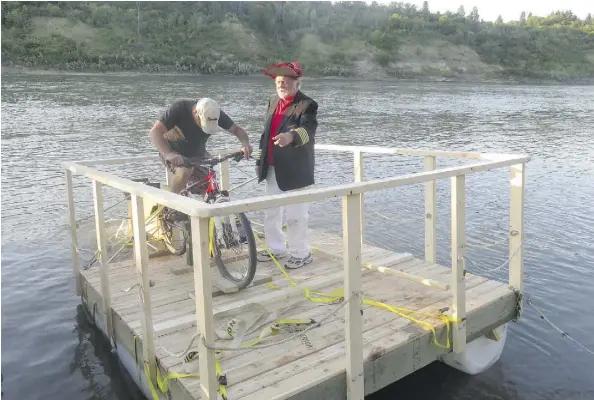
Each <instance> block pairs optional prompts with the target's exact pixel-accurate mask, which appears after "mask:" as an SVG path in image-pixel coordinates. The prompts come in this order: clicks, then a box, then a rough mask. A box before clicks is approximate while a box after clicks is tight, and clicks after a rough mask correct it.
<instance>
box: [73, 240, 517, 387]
mask: <svg viewBox="0 0 594 400" xmlns="http://www.w3.org/2000/svg"><path fill="white" fill-rule="evenodd" d="M310 234H311V236H312V243H315V244H316V248H314V249H313V253H314V257H315V261H314V263H312V264H310V265H308V266H306V267H304V268H302V269H300V270H295V271H288V273H289V274H290V276H291V278H292V279H293V280H294V281H296V282H297V283H298V284H299V285H303V286H307V287H310V286H311V288H312V289H314V290H319V291H323V292H331V291H332V290H333V289H336V288H339V287H342V285H343V278H344V277H343V270H342V269H343V264H342V240H341V239H340V238H339V237H337V236H334V235H329V234H323V233H320V232H315V231H311V233H310ZM361 254H362V263H379V264H381V265H382V266H384V267H391V268H392V269H395V270H399V271H402V272H407V273H410V274H415V275H419V276H422V277H424V278H430V279H434V280H437V281H439V282H444V283H448V282H449V281H450V277H451V271H450V268H447V267H444V266H440V265H436V264H431V263H428V262H425V261H423V260H419V259H415V258H412V255H410V254H400V255H399V254H396V253H394V252H391V251H388V250H384V249H378V248H376V247H373V246H369V245H363V248H362V252H361ZM149 263H150V266H149V270H150V275H151V276H150V278H151V280H154V281H155V286H154V287H152V288H151V289H150V292H151V300H152V303H153V307H152V312H153V323H154V331H155V341H156V343H155V346H156V355H157V358H158V364H159V365H160V367H161V368H164V369H165V370H167V371H169V372H186V371H185V369H184V368H187V365H183V364H182V360H181V359H179V358H175V357H170V356H168V355H167V353H166V352H164V351H163V350H161V349H160V346H163V347H165V348H167V349H168V350H169V351H171V352H173V353H177V352H180V351H182V350H183V349H185V348H186V346H187V344H188V342H189V340H190V339H191V337H192V336H193V335H194V334H195V332H196V328H195V324H196V315H195V300H194V299H193V298H192V297H190V293H193V290H194V282H193V275H192V274H193V273H192V271H191V270H189V271H188V272H185V273H174V272H173V271H174V270H175V269H176V266H178V265H180V264H185V258H183V257H170V256H166V257H162V258H158V259H151V260H150V261H149ZM98 270H99V269H98V268H90V269H88V270H85V271H83V275H84V277H85V279H86V281H87V284H89V285H92V286H93V288H94V289H95V290H96V291H97V292H99V293H100V290H101V284H100V275H99V271H98ZM212 273H213V274H217V271H216V268H213V271H212ZM258 274H261V275H262V276H264V277H266V276H268V277H269V276H272V280H273V283H274V284H275V285H276V286H277V287H279V288H281V289H282V290H273V289H271V288H269V287H267V286H266V285H265V284H262V282H260V284H259V285H256V286H252V287H249V288H247V289H245V290H243V291H240V292H237V293H231V294H226V295H225V294H223V293H219V295H218V296H215V295H213V309H214V312H215V313H218V312H220V311H224V310H233V309H236V308H238V307H240V306H241V305H243V304H246V303H248V302H250V303H251V302H254V303H259V304H262V305H264V306H265V307H267V309H269V311H274V310H277V309H280V308H282V307H287V306H291V309H290V310H289V311H287V312H286V313H285V314H283V316H282V317H284V318H289V317H291V318H314V319H317V320H319V318H321V317H324V316H326V315H327V314H328V313H329V312H331V310H332V309H335V308H337V307H338V306H336V305H333V306H329V305H317V304H315V303H312V302H310V301H308V300H307V299H306V298H305V296H304V295H303V291H302V290H301V289H299V288H295V287H291V286H290V285H289V283H288V281H287V280H286V279H285V277H283V276H282V275H281V273H280V271H279V270H278V269H277V267H276V266H275V265H274V264H273V263H265V264H263V263H260V264H259V266H258ZM263 281H265V280H263ZM136 282H137V277H136V273H135V270H134V263H133V262H131V261H126V262H121V263H116V264H113V265H110V288H111V295H112V308H113V310H114V312H115V313H116V314H118V315H119V316H120V318H122V320H123V321H124V322H125V323H126V324H127V325H128V326H129V327H130V328H131V329H132V331H133V332H134V334H135V335H136V336H138V337H139V338H140V340H139V342H141V337H142V333H141V323H140V318H141V316H142V314H141V312H140V309H139V303H138V294H137V291H136V289H133V290H132V291H130V292H129V293H125V292H123V291H124V289H126V288H128V287H130V286H132V285H134V284H135V283H136ZM362 284H363V291H364V293H365V296H366V297H367V298H371V299H373V300H377V301H382V302H385V303H387V304H390V305H393V306H397V307H406V308H409V309H412V310H425V311H426V312H436V311H437V310H438V309H440V308H443V307H450V308H451V305H452V304H451V303H452V296H451V292H449V291H443V290H441V289H438V288H433V287H428V286H424V285H420V284H418V283H415V282H412V281H409V280H406V279H403V278H399V277H397V276H391V275H384V274H382V273H380V272H377V271H371V270H369V269H365V268H363V269H362ZM466 285H467V290H468V292H467V310H468V312H469V314H472V313H476V312H478V310H479V309H480V307H481V305H482V304H486V303H488V302H489V301H492V300H493V299H494V298H496V297H497V296H503V295H509V293H508V292H509V289H507V287H506V285H504V284H501V283H499V282H495V281H488V280H487V279H486V278H482V277H479V276H474V275H472V274H469V273H468V274H467V275H466ZM213 291H214V292H216V291H217V288H216V287H213ZM362 309H363V311H364V314H363V332H364V333H363V335H364V338H363V339H364V341H363V344H364V348H363V350H364V357H365V359H366V360H368V359H369V357H371V356H377V354H378V351H379V352H380V353H382V354H384V353H386V352H389V351H391V350H393V349H396V348H398V347H399V346H402V345H404V344H406V343H409V342H410V341H411V340H415V339H418V338H419V337H422V336H424V335H428V334H429V335H430V332H428V331H426V330H424V329H422V328H419V327H417V326H416V325H414V324H412V323H410V322H409V321H408V320H407V319H404V318H402V317H400V316H398V315H396V314H394V313H391V312H389V311H386V310H382V309H379V308H377V307H372V306H369V305H363V307H362ZM429 322H430V323H431V324H432V325H435V326H438V327H439V326H440V323H438V321H436V320H431V321H429ZM258 334H259V331H258V332H256V333H255V334H252V336H257V335H258ZM442 336H443V335H442ZM284 337H286V335H282V336H281V339H282V338H284ZM307 337H308V339H309V341H310V343H311V347H310V348H308V347H306V346H305V345H303V344H302V343H301V342H300V341H299V340H292V341H290V342H287V343H284V344H280V345H278V346H274V347H271V348H268V349H247V350H242V351H238V352H231V351H228V352H225V353H224V355H223V357H222V359H221V367H222V370H223V372H224V373H225V374H226V375H227V380H228V382H229V385H228V392H229V395H230V398H244V397H245V398H249V399H252V398H254V399H259V398H270V399H272V398H279V399H280V398H285V396H288V395H290V394H291V393H293V394H296V393H299V392H300V391H302V390H305V389H307V388H308V387H313V386H315V385H316V384H317V383H319V382H324V380H327V379H330V378H332V377H336V376H337V375H340V374H341V373H344V371H345V368H344V367H345V359H344V357H345V351H344V344H345V342H344V308H342V309H340V310H339V311H338V312H337V313H336V315H334V316H332V317H331V318H329V319H328V320H326V321H325V322H324V324H323V325H322V326H320V327H317V328H315V329H313V330H311V331H310V332H308V333H307ZM246 340H248V338H247V337H246ZM439 340H445V339H444V338H443V337H442V338H439ZM272 342H273V341H270V342H264V343H272ZM217 344H219V345H228V343H227V342H225V341H217ZM193 347H195V346H193ZM196 364H197V363H196ZM192 367H193V368H196V369H197V365H196V366H194V365H192ZM252 378H255V379H252ZM178 383H179V384H180V385H181V386H182V387H184V388H185V390H186V391H187V392H188V393H189V394H191V396H192V397H193V398H196V399H197V398H199V389H198V388H199V383H198V380H196V379H180V380H179V382H178Z"/></svg>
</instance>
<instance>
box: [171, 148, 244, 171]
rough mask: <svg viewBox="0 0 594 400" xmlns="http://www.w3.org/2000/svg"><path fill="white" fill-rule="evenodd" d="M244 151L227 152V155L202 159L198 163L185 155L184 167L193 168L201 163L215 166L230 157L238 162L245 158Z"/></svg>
mask: <svg viewBox="0 0 594 400" xmlns="http://www.w3.org/2000/svg"><path fill="white" fill-rule="evenodd" d="M243 154H244V153H243V151H236V152H235V153H230V154H227V155H225V156H222V157H221V156H219V157H213V158H207V159H205V160H201V161H200V162H198V163H193V162H191V161H190V160H189V159H187V158H186V157H183V156H182V157H183V159H184V167H186V168H192V167H194V166H200V165H208V166H210V167H214V166H215V165H217V164H219V163H221V162H223V161H226V160H230V159H234V160H235V161H236V162H239V161H241V160H242V159H243Z"/></svg>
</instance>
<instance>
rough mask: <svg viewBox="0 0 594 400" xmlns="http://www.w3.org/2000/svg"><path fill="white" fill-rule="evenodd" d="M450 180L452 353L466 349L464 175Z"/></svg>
mask: <svg viewBox="0 0 594 400" xmlns="http://www.w3.org/2000/svg"><path fill="white" fill-rule="evenodd" d="M451 182H452V193H451V197H452V217H451V219H452V221H451V225H452V227H451V230H452V318H453V319H454V322H453V324H452V327H453V329H452V347H453V351H454V353H461V352H463V351H464V350H465V349H466V284H465V280H464V278H465V275H466V271H465V270H464V266H465V264H466V260H465V257H466V216H465V203H466V199H465V185H466V175H457V176H453V177H452V178H451Z"/></svg>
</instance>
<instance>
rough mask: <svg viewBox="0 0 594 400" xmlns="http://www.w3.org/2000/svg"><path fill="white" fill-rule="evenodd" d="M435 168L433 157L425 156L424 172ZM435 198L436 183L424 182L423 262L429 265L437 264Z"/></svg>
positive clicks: (433, 181)
mask: <svg viewBox="0 0 594 400" xmlns="http://www.w3.org/2000/svg"><path fill="white" fill-rule="evenodd" d="M435 166H436V165H435V156H426V157H425V171H433V170H435ZM436 197H437V181H435V180H432V181H429V182H425V261H427V262H429V263H431V264H435V263H437V237H436V235H435V231H436V228H435V226H436V225H435V224H436V214H437V205H436V201H435V199H436Z"/></svg>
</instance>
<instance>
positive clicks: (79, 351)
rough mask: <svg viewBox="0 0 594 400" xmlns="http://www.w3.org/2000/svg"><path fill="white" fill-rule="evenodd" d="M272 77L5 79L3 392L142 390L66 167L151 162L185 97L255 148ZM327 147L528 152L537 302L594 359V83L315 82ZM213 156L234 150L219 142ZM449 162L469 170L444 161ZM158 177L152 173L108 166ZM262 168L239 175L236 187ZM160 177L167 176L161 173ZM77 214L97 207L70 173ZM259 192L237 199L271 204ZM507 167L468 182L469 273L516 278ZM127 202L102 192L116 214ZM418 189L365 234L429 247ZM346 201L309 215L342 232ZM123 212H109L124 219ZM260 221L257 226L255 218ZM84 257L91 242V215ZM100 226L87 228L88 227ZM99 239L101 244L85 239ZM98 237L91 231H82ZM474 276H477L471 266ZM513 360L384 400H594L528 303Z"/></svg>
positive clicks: (419, 377)
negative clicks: (117, 342) (127, 367)
mask: <svg viewBox="0 0 594 400" xmlns="http://www.w3.org/2000/svg"><path fill="white" fill-rule="evenodd" d="M272 90H273V88H272V83H271V81H270V80H268V79H264V78H262V79H260V78H221V77H219V78H213V77H185V76H176V77H174V76H100V75H61V74H38V75H35V74H26V75H25V74H15V73H11V74H3V75H2V181H1V185H2V186H1V189H2V228H1V229H2V303H1V305H2V375H3V385H2V389H3V393H4V395H5V396H6V399H11V400H12V399H21V400H26V399H63V398H64V399H65V398H67V399H72V400H77V399H129V398H136V396H138V393H137V392H136V391H135V390H134V388H133V387H131V386H130V384H129V381H128V380H127V378H126V377H125V375H124V374H122V371H121V369H120V367H119V365H118V362H117V359H116V358H115V357H114V356H113V355H112V354H111V353H110V351H109V348H108V346H107V345H106V344H105V342H104V341H103V340H101V338H100V337H99V335H98V334H97V333H96V332H95V331H94V330H93V328H92V327H91V326H90V324H89V322H88V321H87V318H86V316H85V314H84V312H83V311H82V309H81V308H80V306H79V303H80V299H79V298H77V297H76V296H75V289H74V285H73V281H72V279H71V263H70V262H71V261H70V251H69V242H68V231H67V219H66V202H65V196H66V192H65V185H64V173H63V171H62V170H61V167H60V162H62V161H66V160H76V159H88V158H111V157H117V156H123V155H131V154H144V153H147V152H153V149H152V147H151V144H150V141H149V138H148V135H147V132H148V130H149V128H150V126H151V125H152V123H153V122H154V120H155V119H156V118H157V117H158V116H159V115H160V113H161V112H162V111H163V110H164V108H165V107H166V105H167V104H168V103H169V102H170V101H172V100H173V99H176V98H185V97H188V98H193V97H198V96H209V97H213V98H215V99H217V100H220V101H221V103H222V104H223V107H224V109H225V110H226V111H227V113H228V114H229V115H230V116H231V117H232V118H233V119H234V120H235V121H236V122H237V123H239V124H240V125H242V126H244V127H245V128H246V129H247V130H248V132H249V133H250V136H251V138H252V140H253V142H254V143H257V138H258V137H259V133H260V132H261V129H262V125H263V117H264V113H265V106H266V101H267V98H268V96H269V95H270V94H271V93H272ZM303 90H304V92H305V93H307V94H309V95H310V96H312V97H313V98H315V99H316V100H317V101H318V103H319V106H320V107H319V115H318V118H319V128H318V134H317V135H318V142H319V143H334V144H353V145H375V146H393V147H414V148H420V147H424V148H435V149H445V150H466V151H490V152H514V153H527V154H529V155H531V156H532V161H531V162H530V163H529V164H528V165H527V174H526V179H527V186H526V203H525V204H526V239H525V240H526V243H525V264H526V292H527V294H528V295H529V296H531V297H532V299H533V300H534V302H535V304H536V305H537V306H538V307H539V308H540V309H541V310H542V311H543V312H544V313H545V314H546V315H547V316H548V317H549V318H550V319H551V320H552V321H554V322H555V323H556V324H557V325H559V326H560V327H561V328H562V329H564V330H566V331H567V332H568V333H569V334H571V335H572V337H573V338H575V339H576V340H577V341H579V342H580V343H582V344H583V345H585V346H587V347H588V348H590V349H594V339H593V336H592V332H593V331H594V312H593V311H592V310H593V308H592V306H593V300H592V299H593V298H594V272H593V270H594V217H593V215H594V212H593V211H594V202H593V201H592V199H593V198H594V87H591V86H589V87H588V86H527V85H524V86H519V85H516V86H510V85H497V84H482V85H477V84H473V85H470V84H459V83H413V82H399V81H395V82H365V81H357V80H315V79H310V80H307V81H305V82H304V87H303ZM212 146H214V147H218V148H222V147H235V146H236V141H235V139H234V138H233V137H229V136H226V135H225V134H221V135H216V136H214V137H213V139H212ZM439 163H440V165H450V164H453V163H459V162H458V161H448V160H445V161H441V160H440V161H439ZM365 165H366V171H365V173H366V178H367V179H369V178H376V177H385V176H390V175H395V174H400V173H406V172H413V171H419V170H420V169H421V168H422V159H418V158H410V157H394V156H392V157H387V156H369V157H366V164H365ZM106 170H108V171H111V172H117V173H119V174H121V175H126V176H132V177H152V176H155V174H157V176H158V177H159V179H160V180H162V179H161V177H162V174H163V171H162V169H161V167H160V166H159V165H157V164H156V163H152V164H151V163H148V164H147V163H144V164H139V165H130V166H120V167H119V169H117V168H114V167H110V168H106ZM252 171H253V163H251V164H247V165H244V164H241V165H238V166H237V167H234V168H233V169H232V179H233V181H234V182H239V181H241V179H243V178H245V177H247V176H248V175H250V174H251V173H252ZM351 171H352V158H350V156H349V155H346V154H336V153H327V152H320V153H319V154H318V156H317V181H318V184H320V185H327V184H334V183H339V182H347V181H349V180H350V179H352V175H351V174H352V172H351ZM159 174H160V175H159ZM75 186H76V190H75V192H76V194H75V196H76V198H77V213H78V214H77V216H78V217H80V218H83V217H85V216H87V215H89V213H90V212H91V211H92V197H91V189H90V183H89V182H88V181H86V180H84V179H82V178H75ZM261 193H262V188H261V187H257V186H256V185H255V184H248V185H246V186H244V187H242V188H241V189H238V191H237V196H240V197H241V196H247V195H254V194H261ZM449 195H450V192H449V181H444V182H441V181H440V182H439V183H438V201H439V205H438V235H439V236H438V241H439V245H438V258H439V261H440V262H441V263H444V264H446V265H447V263H449V261H448V260H449V248H448V246H449V240H450V239H449ZM508 196H509V190H508V170H507V169H506V170H500V171H490V172H486V173H482V174H477V175H472V176H469V177H468V179H467V235H468V242H469V252H468V257H469V258H470V259H471V260H472V261H473V264H472V265H471V266H469V269H470V270H471V272H478V271H482V273H484V274H486V275H488V276H489V277H491V278H495V279H500V280H502V281H505V280H506V279H507V274H508V272H507V267H503V268H498V266H499V265H501V264H502V263H503V262H505V260H506V259H507V242H506V241H505V239H506V231H507V224H508V220H507V215H508V209H509V204H508V202H509V201H508V198H509V197H508ZM121 198H122V194H121V193H117V192H115V191H110V190H109V189H106V191H105V205H106V206H109V205H111V204H115V203H116V202H118V201H119V200H121ZM422 199H423V192H422V185H413V186H410V187H405V188H398V189H391V190H387V191H383V192H377V193H371V194H369V195H366V197H365V200H366V205H367V206H366V219H367V224H366V240H368V241H369V242H371V243H374V244H376V245H379V246H383V247H386V248H390V249H394V250H396V251H408V252H412V253H413V254H415V255H417V256H422V252H423V202H422ZM339 206H340V203H339V201H338V200H336V199H333V200H328V201H326V202H320V203H316V204H313V205H312V217H311V223H312V226H313V227H318V228H324V229H327V230H329V231H338V232H339V231H340V223H341V222H340V208H339ZM122 207H123V208H121V207H120V208H118V207H116V208H113V209H111V210H109V212H107V215H108V216H109V217H110V218H113V219H114V220H115V221H116V222H117V219H118V218H122V217H124V216H125V214H126V209H125V203H124V204H123V205H122ZM257 217H258V215H255V216H254V218H257ZM86 221H87V222H82V223H81V228H80V229H79V235H81V238H82V239H81V242H82V243H81V247H83V246H88V248H92V244H91V243H92V240H93V239H92V232H91V231H92V219H91V220H86ZM87 228H88V229H87ZM90 232H91V234H89V233H90ZM85 235H86V236H85ZM474 268H476V269H474ZM510 328H511V331H510V335H509V336H508V340H507V344H506V347H505V350H504V352H503V354H502V357H501V359H500V361H499V362H498V363H497V364H496V365H494V366H493V367H492V368H491V369H490V370H488V371H487V372H485V373H484V374H482V375H479V376H473V377H470V376H466V375H464V374H462V373H460V372H457V371H455V370H453V369H451V368H449V367H447V366H444V365H442V364H439V363H435V364H432V365H431V366H429V367H427V368H424V369H422V370H421V371H417V372H416V373H415V374H413V375H411V376H409V377H407V378H405V379H403V380H401V381H399V382H398V383H396V384H394V385H392V386H390V387H388V388H386V389H384V390H382V391H381V392H380V393H377V394H376V395H374V396H372V398H373V399H376V400H380V399H392V398H402V399H413V398H414V399H431V400H436V399H470V398H472V397H476V398H480V399H534V400H536V399H538V400H544V399H560V400H561V399H562V400H567V399H592V398H594V357H593V356H592V355H590V354H588V353H587V352H586V351H584V350H582V349H580V348H579V347H578V346H576V345H574V344H573V343H572V342H570V341H569V340H568V339H566V338H562V337H561V335H560V334H559V333H558V332H556V331H555V330H553V329H552V328H551V327H550V326H549V325H547V324H546V323H545V322H544V321H542V320H541V319H540V318H539V317H538V315H537V314H536V313H535V311H534V310H533V309H531V308H527V309H526V312H525V314H524V317H523V318H522V320H521V321H520V322H519V323H518V324H511V326H510Z"/></svg>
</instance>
